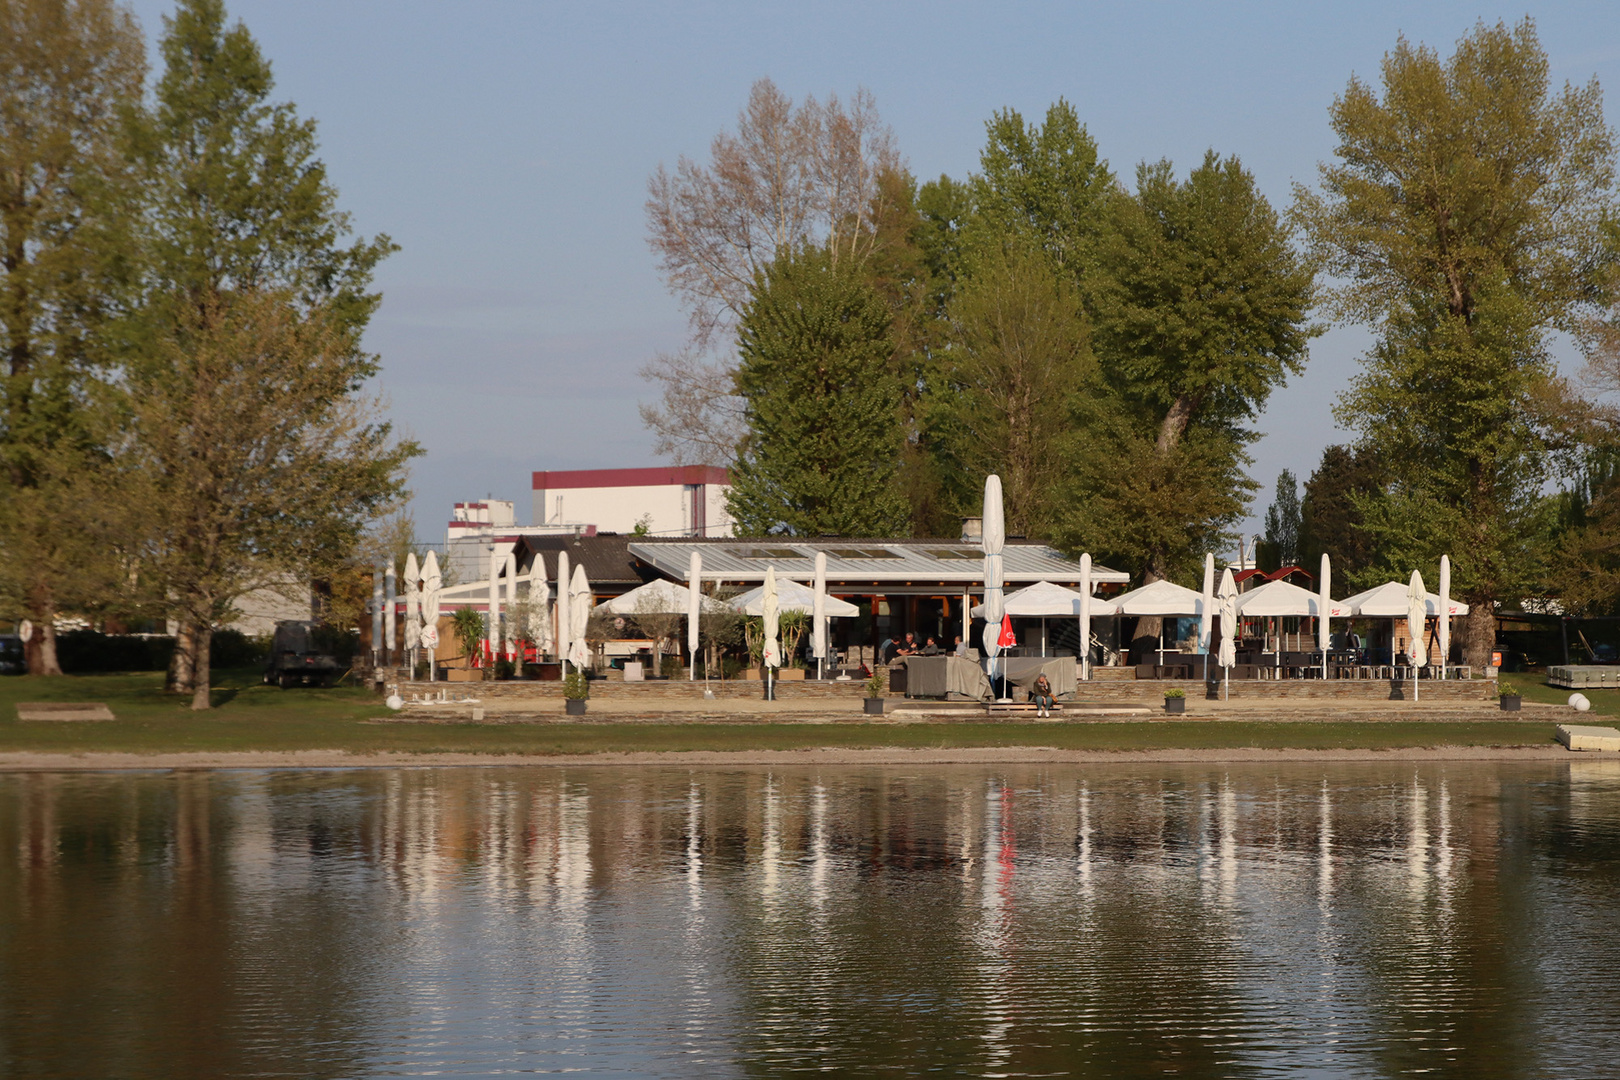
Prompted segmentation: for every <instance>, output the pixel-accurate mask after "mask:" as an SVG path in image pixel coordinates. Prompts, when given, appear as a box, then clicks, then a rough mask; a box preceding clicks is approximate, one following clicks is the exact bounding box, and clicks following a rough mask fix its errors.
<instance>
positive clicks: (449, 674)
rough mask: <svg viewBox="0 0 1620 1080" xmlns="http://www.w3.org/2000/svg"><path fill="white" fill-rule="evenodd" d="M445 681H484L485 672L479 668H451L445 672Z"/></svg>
mask: <svg viewBox="0 0 1620 1080" xmlns="http://www.w3.org/2000/svg"><path fill="white" fill-rule="evenodd" d="M444 681H445V682H483V681H484V673H483V671H482V670H480V669H478V668H454V667H453V668H450V669H448V670H447V671H446V672H445V673H444Z"/></svg>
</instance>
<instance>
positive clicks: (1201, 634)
mask: <svg viewBox="0 0 1620 1080" xmlns="http://www.w3.org/2000/svg"><path fill="white" fill-rule="evenodd" d="M1199 599H1200V600H1201V601H1202V602H1203V610H1202V611H1200V612H1199V613H1198V651H1199V652H1202V653H1206V654H1207V653H1208V652H1209V645H1210V641H1209V631H1210V627H1211V626H1213V625H1214V622H1215V553H1214V552H1213V551H1206V552H1204V589H1203V592H1202V593H1201V594H1200V595H1199Z"/></svg>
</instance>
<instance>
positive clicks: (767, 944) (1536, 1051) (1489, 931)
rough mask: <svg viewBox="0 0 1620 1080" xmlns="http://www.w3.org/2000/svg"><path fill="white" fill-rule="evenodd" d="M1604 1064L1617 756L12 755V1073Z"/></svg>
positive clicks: (1533, 1069)
mask: <svg viewBox="0 0 1620 1080" xmlns="http://www.w3.org/2000/svg"><path fill="white" fill-rule="evenodd" d="M813 1070H821V1071H826V1072H833V1073H841V1074H845V1075H863V1076H883V1075H894V1076H903V1075H911V1074H916V1073H919V1072H924V1071H933V1072H937V1073H939V1074H943V1075H973V1076H1059V1075H1080V1076H1099V1077H1128V1076H1166V1075H1169V1076H1197V1077H1203V1076H1210V1077H1216V1076H1218V1077H1246V1076H1282V1075H1288V1076H1294V1075H1306V1076H1313V1077H1377V1076H1397V1075H1406V1074H1416V1073H1430V1074H1438V1075H1441V1076H1458V1077H1497V1076H1501V1077H1559V1076H1570V1077H1597V1076H1617V1075H1620V762H1595V761H1589V760H1571V761H1570V762H1568V763H1564V762H1556V763H1545V764H1507V765H1496V764H1469V765H1419V766H1414V765H1411V764H1400V763H1390V764H1377V765H1327V766H1324V765H1321V764H1315V765H1309V764H1283V765H1264V766H1256V765H1244V766H1186V767H1181V766H1153V767H1146V766H1134V767H1089V766H1086V767H1082V766H1062V767H1052V768H1000V767H996V768H992V767H983V768H964V767H951V768H937V767H913V768H899V767H895V768H871V767H859V768H856V767H850V768H829V769H785V770H776V771H766V770H764V769H701V770H695V771H694V770H686V769H609V768H589V769H573V770H563V769H548V768H537V769H510V770H504V769H421V770H394V771H265V772H215V773H184V774H162V773H126V774H64V775H5V776H0V1076H5V1077H74V1078H79V1077H101V1076H109V1077H110V1076H116V1077H165V1078H166V1077H193V1076H195V1077H238V1076H241V1077H246V1076H255V1077H264V1076H288V1077H376V1076H419V1075H456V1076H491V1075H500V1074H507V1073H530V1072H537V1073H549V1072H564V1071H567V1072H586V1073H595V1074H601V1075H615V1076H629V1075H638V1076H682V1077H699V1076H701V1077H713V1076H721V1077H723V1076H773V1075H779V1074H783V1073H788V1072H795V1071H813Z"/></svg>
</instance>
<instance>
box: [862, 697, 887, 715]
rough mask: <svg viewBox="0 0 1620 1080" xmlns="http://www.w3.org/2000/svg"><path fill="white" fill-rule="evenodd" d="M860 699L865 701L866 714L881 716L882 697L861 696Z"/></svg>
mask: <svg viewBox="0 0 1620 1080" xmlns="http://www.w3.org/2000/svg"><path fill="white" fill-rule="evenodd" d="M861 700H862V701H863V702H864V703H865V706H866V715H867V716H882V715H883V699H882V698H880V697H869V698H862V699H861Z"/></svg>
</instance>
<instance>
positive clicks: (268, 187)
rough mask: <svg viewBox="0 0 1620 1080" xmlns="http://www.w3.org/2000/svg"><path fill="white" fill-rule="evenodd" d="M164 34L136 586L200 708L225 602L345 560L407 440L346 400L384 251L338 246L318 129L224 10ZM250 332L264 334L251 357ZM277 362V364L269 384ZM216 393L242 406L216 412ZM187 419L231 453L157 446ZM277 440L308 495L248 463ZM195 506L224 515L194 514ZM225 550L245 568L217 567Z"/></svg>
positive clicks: (186, 11) (359, 377) (189, 15)
mask: <svg viewBox="0 0 1620 1080" xmlns="http://www.w3.org/2000/svg"><path fill="white" fill-rule="evenodd" d="M164 30H165V32H164V35H163V39H162V45H161V49H162V54H163V58H164V73H163V76H162V79H161V80H160V81H159V83H158V86H157V92H156V103H155V107H154V108H153V110H152V111H151V113H150V115H149V117H148V118H147V119H146V121H145V123H144V124H143V125H142V127H141V129H140V131H139V133H138V148H139V151H140V157H141V163H142V166H143V170H144V185H143V189H142V194H143V196H144V199H145V204H144V206H143V211H144V213H143V222H144V225H145V228H144V232H143V234H142V237H141V240H142V254H143V259H142V264H141V269H142V271H143V274H144V281H143V286H144V290H145V294H144V298H143V304H142V307H141V308H140V310H139V312H138V313H137V315H136V317H134V318H133V319H132V320H131V343H130V346H129V348H130V355H129V359H128V361H127V364H126V366H127V368H128V372H129V374H128V378H129V381H130V384H131V386H132V387H133V388H134V389H135V391H136V394H135V395H134V396H135V401H134V408H135V409H136V412H137V419H138V420H143V421H144V423H143V426H142V427H141V429H140V431H141V435H140V445H139V446H138V447H137V451H138V452H136V453H135V454H134V455H133V456H132V460H133V461H134V462H135V463H136V464H137V466H138V471H139V473H140V475H139V476H138V477H137V479H136V481H135V482H137V483H138V484H140V485H142V486H143V489H144V490H147V491H150V492H154V493H156V494H155V495H154V497H153V499H152V500H151V502H150V504H149V505H150V507H151V509H152V517H151V519H150V520H149V522H148V526H149V529H150V536H151V539H152V548H151V550H150V551H149V553H148V567H149V577H150V581H149V587H150V588H151V590H152V591H153V593H154V594H155V595H157V596H159V597H161V598H163V600H162V602H163V603H165V604H166V605H168V606H169V610H170V612H171V614H172V615H173V616H174V617H175V618H176V619H177V620H178V621H179V623H180V633H179V641H178V647H177V648H176V650H175V655H176V660H175V664H174V666H173V667H172V668H171V671H170V682H171V686H172V687H173V688H175V689H179V690H190V691H192V692H193V703H194V706H195V707H198V708H206V707H208V640H209V637H210V635H211V633H212V627H213V625H214V624H215V623H216V622H217V621H218V620H219V619H220V618H222V617H223V613H225V612H228V611H229V610H230V606H231V604H232V603H233V602H234V600H235V598H236V596H239V595H241V592H240V591H236V590H238V589H240V590H243V591H245V590H247V589H251V588H255V587H257V585H256V584H255V583H256V582H258V581H260V580H263V579H265V578H267V577H272V576H275V575H278V574H279V575H281V577H282V579H283V580H285V579H286V578H287V577H288V576H300V577H301V576H306V575H308V574H310V573H311V572H312V571H315V570H316V568H317V566H318V565H319V564H320V563H321V562H322V561H323V560H327V559H332V558H339V557H341V556H342V555H343V554H346V548H345V546H344V545H348V544H351V543H352V540H353V536H354V533H355V532H356V531H357V529H358V527H359V523H361V522H363V521H364V519H366V518H367V517H368V516H371V515H372V514H374V513H375V512H377V511H378V510H379V509H380V508H381V506H382V505H383V504H384V503H386V502H387V500H388V499H389V498H390V497H392V496H393V495H396V494H397V493H398V489H399V484H400V472H399V470H400V467H401V465H402V463H403V459H404V458H405V457H408V456H409V454H410V453H412V452H414V447H411V446H409V445H403V446H397V445H393V444H392V443H391V442H390V439H389V434H388V429H387V426H386V425H377V426H373V425H370V424H367V423H364V422H362V421H361V420H359V419H357V416H358V415H360V412H362V411H363V406H362V404H361V403H360V401H359V400H358V394H359V392H360V391H361V389H362V387H363V385H364V382H365V380H366V379H367V378H369V377H370V376H371V375H372V374H374V373H375V371H376V366H377V363H376V359H375V357H372V356H370V355H368V354H366V353H364V352H362V351H361V349H360V335H361V332H362V331H363V329H364V327H365V325H366V322H367V320H369V318H370V316H371V314H372V312H373V311H374V310H375V309H376V306H377V304H378V303H379V301H380V296H379V295H378V294H377V293H375V292H372V291H370V283H371V276H372V272H373V270H374V268H375V267H376V265H377V263H378V261H379V260H381V259H382V258H383V257H384V256H385V255H386V254H388V252H390V251H391V250H393V245H392V243H391V242H390V241H389V240H388V238H387V237H377V238H375V239H371V240H358V241H355V242H354V243H352V244H348V245H347V246H345V245H344V243H343V238H344V236H345V235H346V234H347V232H348V231H349V223H348V217H347V215H346V214H344V213H342V212H341V211H339V210H338V209H337V207H336V199H337V194H336V192H335V191H334V190H333V188H332V186H331V185H330V183H329V182H328V181H327V178H326V171H325V167H324V166H323V165H322V164H321V162H320V161H319V159H318V158H317V157H316V141H315V125H314V123H313V121H308V120H300V119H299V118H298V116H297V114H296V112H295V110H294V109H293V107H292V106H291V105H290V104H284V103H283V104H276V103H272V102H271V101H270V100H269V97H270V93H271V90H272V87H273V80H272V78H271V73H270V65H269V63H268V62H267V61H266V60H265V59H264V57H263V55H262V54H261V53H260V51H259V48H258V45H257V43H256V42H255V41H254V40H253V37H252V35H251V34H249V32H248V30H247V29H246V27H244V26H242V25H241V24H240V23H237V24H235V25H231V26H227V24H226V15H225V9H224V5H223V4H222V3H221V2H220V0H182V3H181V4H180V6H179V7H178V9H177V10H176V12H175V14H174V16H173V17H172V18H168V19H166V20H165V23H164ZM255 333H262V334H263V335H265V337H264V341H263V343H262V345H261V346H260V347H259V348H257V349H252V348H249V346H250V344H251V343H252V340H253V335H254V334H255ZM233 350H239V352H237V353H236V354H235V355H237V356H238V357H239V363H240V370H236V371H233V370H231V369H230V367H229V362H230V360H231V357H232V356H233ZM276 363H284V364H286V365H287V367H288V370H287V371H286V372H285V374H284V375H283V376H281V377H275V376H274V375H273V372H272V370H271V369H272V367H273V366H274V364H276ZM249 373H251V374H253V375H256V376H258V377H259V378H260V379H261V381H260V382H259V383H257V384H255V383H254V382H253V381H252V380H251V379H247V378H244V377H243V376H244V375H246V374H249ZM255 385H257V386H258V387H259V389H258V390H257V391H254V390H253V389H252V387H253V386H255ZM294 389H296V391H297V393H292V391H293V390H294ZM227 393H228V394H243V395H250V396H252V397H254V399H255V400H252V401H243V402H232V401H229V400H223V399H222V397H221V395H222V394H227ZM299 394H303V395H310V394H313V395H316V396H315V397H314V398H313V399H308V398H306V399H305V400H295V398H296V397H297V396H298V395H299ZM278 408H279V409H280V410H282V412H283V419H284V422H285V425H286V429H287V435H288V436H294V435H296V436H298V437H300V438H304V439H307V440H309V441H308V443H307V444H303V445H300V444H297V443H289V442H285V441H283V442H281V443H280V444H276V442H275V439H274V438H273V437H272V436H271V435H269V434H267V433H266V426H267V424H268V423H269V419H268V418H269V417H271V416H273V415H274V414H275V410H277V409H278ZM232 410H238V411H239V413H240V415H239V416H235V418H234V419H233V418H232V417H233V415H235V414H233V413H232ZM188 411H189V412H191V413H193V414H195V415H196V416H197V417H199V418H207V419H208V430H209V431H210V432H211V433H213V434H214V435H215V436H225V435H226V434H228V433H229V432H231V431H232V430H233V425H238V424H239V425H240V426H241V428H242V434H241V439H242V445H240V446H238V447H234V448H229V449H227V448H219V449H218V450H217V452H214V453H209V454H201V447H200V446H198V445H197V444H195V443H194V442H192V441H190V439H189V437H188V438H181V437H179V436H175V437H173V438H164V437H161V436H162V432H161V431H160V429H159V428H158V427H157V426H155V425H156V424H157V423H159V422H160V421H161V418H162V417H165V416H171V415H172V416H184V415H186V414H187V412H188ZM154 418H157V419H156V420H154ZM198 423H199V424H200V423H201V420H199V421H198ZM272 445H279V446H280V452H281V454H282V458H281V460H282V461H283V462H286V461H294V462H297V463H299V464H300V465H301V466H302V467H304V468H307V469H308V470H310V473H311V475H310V476H309V477H308V479H307V481H306V482H305V483H304V484H303V485H300V484H298V483H295V482H294V481H295V474H294V473H293V472H291V471H288V470H285V469H282V470H279V471H278V470H277V469H275V468H272V467H271V464H270V463H268V462H265V463H263V466H262V468H261V469H259V471H254V468H255V467H254V466H253V462H254V461H256V460H258V459H256V458H254V457H253V455H255V454H259V455H268V454H269V452H270V451H269V449H268V448H269V447H270V446H272ZM199 470H201V473H199ZM239 470H240V471H242V474H241V475H240V476H237V475H233V473H235V472H237V471H239ZM180 477H185V478H186V483H185V484H181V483H179V482H178V481H179V478H180ZM333 478H341V479H343V480H346V481H347V482H349V483H350V486H349V487H348V488H347V489H345V491H346V493H345V492H338V491H335V490H333V489H331V488H330V487H328V486H324V485H327V482H328V481H329V480H332V479H333ZM276 485H286V492H285V493H286V494H288V495H291V494H294V493H296V492H298V491H300V490H303V491H306V492H313V493H315V494H312V495H311V497H312V499H313V500H314V501H313V502H312V503H311V505H310V507H309V510H308V515H307V516H305V515H302V514H300V513H299V512H297V511H295V510H293V509H291V508H290V507H288V506H287V505H286V504H285V503H277V502H276V499H278V498H280V497H281V496H280V495H279V494H277V493H275V492H274V491H272V490H271V489H272V488H274V487H275V486H276ZM202 493H207V498H209V499H214V498H217V499H220V500H222V505H220V506H218V507H217V508H210V507H204V506H201V505H199V504H198V503H197V501H196V500H198V499H199V498H202V497H203V496H202ZM267 507H278V509H277V510H276V511H275V514H274V516H271V517H268V518H266V521H267V522H270V521H273V522H275V523H276V524H277V525H278V526H279V527H280V528H282V529H283V530H285V532H286V535H284V536H282V537H281V538H280V539H279V540H278V541H277V542H276V543H273V544H272V543H269V542H268V541H266V540H265V539H264V538H262V537H261V536H260V535H259V533H258V532H257V531H256V527H255V526H253V525H252V524H251V522H252V520H253V519H254V518H255V516H256V515H259V514H262V513H267V510H266V508H267ZM174 520H186V521H188V522H189V523H190V527H188V528H183V529H182V528H175V527H173V524H172V522H173V521H174ZM227 557H231V558H236V559H239V560H242V561H243V562H244V563H245V564H246V565H244V566H243V567H240V568H236V569H232V570H230V571H229V572H228V573H227V571H226V570H225V569H222V568H221V566H220V560H221V559H224V558H227Z"/></svg>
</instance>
